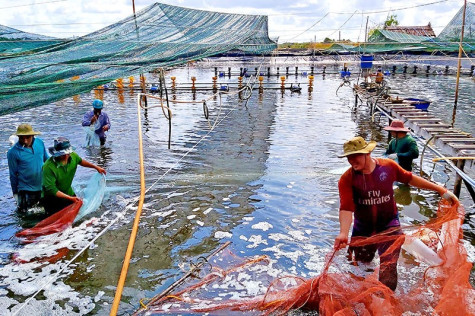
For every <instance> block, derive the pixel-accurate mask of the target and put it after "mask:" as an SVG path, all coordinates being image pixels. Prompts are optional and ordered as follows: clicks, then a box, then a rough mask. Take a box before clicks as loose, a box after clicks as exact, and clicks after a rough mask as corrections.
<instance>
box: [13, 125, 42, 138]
mask: <svg viewBox="0 0 475 316" xmlns="http://www.w3.org/2000/svg"><path fill="white" fill-rule="evenodd" d="M39 134H41V133H40V132H35V131H34V130H33V127H31V125H30V124H20V125H19V126H18V128H17V129H16V133H15V134H14V135H16V136H31V135H39Z"/></svg>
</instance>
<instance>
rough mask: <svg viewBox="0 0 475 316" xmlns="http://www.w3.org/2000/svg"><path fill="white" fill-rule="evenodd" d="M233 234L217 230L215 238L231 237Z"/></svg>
mask: <svg viewBox="0 0 475 316" xmlns="http://www.w3.org/2000/svg"><path fill="white" fill-rule="evenodd" d="M232 236H233V234H231V233H229V232H223V231H217V232H215V233H214V238H218V239H223V238H231V237H232Z"/></svg>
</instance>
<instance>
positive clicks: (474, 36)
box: [438, 2, 475, 43]
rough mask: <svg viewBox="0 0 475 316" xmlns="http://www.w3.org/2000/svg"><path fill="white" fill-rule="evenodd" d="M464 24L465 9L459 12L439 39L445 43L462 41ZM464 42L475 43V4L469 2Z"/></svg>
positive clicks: (466, 12)
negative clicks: (461, 35) (461, 34)
mask: <svg viewBox="0 0 475 316" xmlns="http://www.w3.org/2000/svg"><path fill="white" fill-rule="evenodd" d="M462 24H463V7H462V8H460V10H459V11H458V12H457V14H456V15H455V16H454V17H453V18H452V20H451V21H450V22H449V24H447V26H446V27H445V28H444V29H443V30H442V32H440V34H439V36H438V38H439V39H440V40H445V41H455V42H458V41H459V40H460V33H461V32H462ZM463 37H464V41H468V42H472V43H473V42H475V3H470V2H467V9H466V11H465V27H464V36H463Z"/></svg>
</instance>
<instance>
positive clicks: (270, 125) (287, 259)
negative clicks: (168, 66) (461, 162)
mask: <svg viewBox="0 0 475 316" xmlns="http://www.w3.org/2000/svg"><path fill="white" fill-rule="evenodd" d="M213 75H214V71H213V69H206V68H201V67H198V66H195V67H183V68H179V69H175V70H173V71H170V72H169V73H167V81H168V82H169V77H171V76H176V77H177V82H178V83H180V82H189V81H190V77H191V76H196V77H197V81H198V82H210V78H211V77H212V76H213ZM148 80H149V81H158V78H157V77H156V76H154V75H148ZM219 80H220V82H227V81H230V82H236V78H235V77H234V78H233V77H232V78H231V79H229V78H220V79H219ZM265 80H268V81H270V82H274V83H277V78H276V77H271V78H265ZM287 80H288V82H301V83H302V87H303V90H302V92H301V93H291V92H288V91H286V92H285V93H284V94H281V93H280V90H265V91H264V93H263V94H261V95H260V94H259V93H258V91H257V90H256V91H254V93H253V94H252V95H251V97H250V99H249V100H248V102H245V101H242V100H239V99H238V98H237V96H236V95H227V96H225V95H223V96H222V98H221V99H220V98H218V97H217V98H215V99H210V100H208V101H207V102H206V104H207V106H208V107H209V113H210V115H209V121H208V120H206V119H205V117H204V115H203V104H202V102H197V103H194V104H192V103H190V104H172V105H171V109H172V112H173V117H172V134H171V149H168V147H167V146H168V143H167V142H168V121H167V120H166V118H165V117H164V115H163V113H162V110H161V108H159V107H155V108H150V109H149V110H147V111H143V110H142V111H141V114H140V115H141V117H142V123H143V127H142V132H143V135H144V155H145V172H146V187H147V188H148V191H147V194H146V198H145V205H144V211H143V216H142V218H141V224H140V230H139V233H138V236H137V241H136V245H135V249H134V254H133V257H132V262H131V265H130V268H129V273H128V277H127V282H126V287H125V290H124V295H123V297H122V304H121V309H120V312H121V313H124V314H129V313H131V312H133V311H134V310H135V309H137V308H138V307H139V300H140V299H142V298H145V297H152V296H153V295H155V294H157V293H159V292H160V291H161V290H163V289H164V288H165V287H166V286H167V285H169V284H171V283H172V282H173V281H174V280H176V279H177V278H179V277H180V276H181V275H182V274H183V272H182V271H181V270H180V268H179V265H180V264H181V263H183V262H189V261H194V260H196V258H198V257H199V256H202V255H206V254H208V253H210V252H211V251H212V250H213V249H214V248H216V247H217V246H218V245H219V244H221V243H223V242H224V241H227V240H230V241H232V242H233V243H232V245H231V246H230V248H231V250H232V251H233V252H234V253H236V254H239V255H240V256H243V257H251V256H254V255H260V254H266V255H268V256H269V257H270V258H271V259H272V260H274V267H277V268H278V270H279V271H280V273H282V274H298V275H301V276H304V277H308V276H312V275H316V274H318V273H319V271H321V269H322V262H323V261H324V257H325V255H326V253H328V251H330V249H331V245H332V244H333V239H334V237H335V235H336V233H337V232H338V227H339V225H338V218H337V216H338V205H339V199H338V190H337V181H338V179H339V177H340V175H341V174H342V173H343V172H344V170H345V169H346V168H347V167H348V165H347V162H346V161H345V160H342V159H339V158H337V154H339V153H340V152H341V147H342V144H343V142H344V141H345V140H347V139H348V138H350V137H352V136H354V135H356V134H359V135H361V136H364V137H365V138H366V139H370V138H371V139H374V140H377V141H378V147H377V148H376V150H375V153H374V155H376V156H378V155H381V154H382V153H383V151H384V148H385V146H386V144H387V133H386V132H384V131H383V130H382V128H381V126H382V125H384V124H386V122H385V121H384V120H381V121H380V122H379V124H377V123H378V122H377V123H376V124H374V123H372V122H371V120H370V117H369V115H368V114H367V109H365V108H364V107H361V108H360V109H359V110H358V111H357V112H356V113H353V112H352V111H351V108H352V106H353V102H354V97H353V94H352V91H351V89H350V88H348V87H342V88H341V89H340V90H339V91H338V94H336V93H335V91H336V89H337V88H338V86H339V85H340V83H341V80H340V78H338V76H337V75H327V76H326V77H325V78H323V77H321V76H319V77H316V79H315V88H314V90H313V91H312V92H310V93H309V92H308V91H307V89H306V86H305V85H304V83H306V80H307V79H305V78H304V77H301V76H290V77H288V79H287ZM454 81H455V79H454V78H452V77H443V76H439V77H434V76H432V77H430V78H425V77H410V78H404V77H402V76H397V77H395V78H392V79H391V83H392V85H393V86H394V87H395V89H397V90H400V91H404V92H408V93H411V96H414V95H412V94H417V96H421V97H427V98H430V99H432V100H433V101H434V104H433V105H431V106H433V108H434V110H435V111H437V112H439V113H441V116H444V117H448V116H450V115H451V107H450V104H449V103H450V102H448V101H446V100H447V99H448V98H449V97H450V95H451V93H452V90H451V89H452V88H451V87H452V85H453V83H454ZM461 84H462V93H461V97H460V100H459V106H460V107H459V110H460V112H461V114H460V115H459V116H458V117H459V118H460V119H459V120H458V121H457V124H458V126H459V127H460V128H462V129H464V130H467V131H471V132H473V116H474V112H473V108H472V107H473V104H470V102H471V100H473V95H474V91H473V83H472V82H470V81H469V80H462V82H461ZM210 95H211V92H210V91H198V92H197V93H196V95H195V96H194V98H195V100H204V99H208V98H209V96H210ZM171 97H176V99H178V100H192V98H193V96H192V94H191V93H189V92H180V93H177V94H176V95H175V96H173V95H171ZM93 99H94V93H92V92H91V93H89V94H84V95H80V96H77V97H74V98H69V99H66V100H64V101H61V102H58V103H55V104H50V105H46V106H42V107H39V108H36V109H30V110H27V111H24V112H20V113H16V114H12V115H8V116H4V117H2V118H1V122H2V124H0V139H2V140H3V141H2V143H1V144H0V151H1V152H2V153H3V154H2V157H3V158H1V160H0V175H1V176H0V182H1V183H0V209H1V211H0V218H1V220H0V225H1V226H0V238H1V240H2V242H1V244H2V247H1V248H2V257H1V258H2V267H1V268H0V276H1V278H2V286H1V288H0V308H2V309H3V308H10V309H11V310H12V311H15V310H16V309H18V308H19V307H21V306H22V303H23V302H24V301H25V300H26V299H27V298H28V297H31V296H32V295H33V294H34V293H35V292H36V291H37V290H38V289H40V287H42V286H43V285H45V287H46V290H45V291H42V292H41V294H40V295H39V296H38V297H37V299H38V300H36V299H34V300H31V301H29V302H28V306H26V307H24V308H23V309H22V311H21V312H20V314H27V313H28V311H29V310H30V311H31V308H35V310H36V311H39V313H43V314H48V311H51V310H52V309H53V308H54V309H55V310H57V311H58V314H64V315H72V314H79V315H81V314H86V313H92V314H101V315H102V314H107V313H108V311H109V309H110V304H111V302H112V299H113V296H114V292H115V286H116V284H117V280H118V275H119V273H120V269H121V267H122V259H123V256H124V253H125V248H126V246H127V242H128V238H129V235H130V227H131V222H132V221H133V217H134V210H135V208H136V204H135V203H134V201H135V198H136V197H137V196H138V193H139V188H140V181H139V173H138V169H139V162H138V140H137V107H136V94H135V93H134V92H130V91H128V90H126V91H124V92H122V93H118V91H116V90H110V91H106V92H105V93H104V101H105V109H104V110H105V111H106V112H107V113H108V114H109V116H110V118H111V121H112V128H111V130H110V132H109V133H108V141H107V145H106V146H105V147H103V148H100V149H99V148H95V149H89V148H84V147H82V146H81V145H82V144H83V143H84V140H85V133H84V131H83V130H82V127H81V126H80V121H81V118H82V115H83V114H84V113H85V112H86V111H87V110H89V108H90V104H91V102H92V100H93ZM155 105H158V102H157V101H154V100H151V99H149V106H155ZM449 114H450V115H449ZM22 122H29V123H31V124H32V125H33V126H34V128H35V129H38V130H40V131H41V132H42V135H41V136H40V137H41V138H42V139H43V140H44V141H45V143H46V144H47V145H48V146H51V145H52V141H53V139H54V138H55V137H57V136H66V137H68V138H69V139H70V140H71V142H72V143H73V145H74V146H76V151H77V152H78V154H79V155H80V156H81V157H83V158H84V159H86V160H89V161H92V162H94V163H96V164H99V165H101V166H103V167H104V168H106V169H107V172H108V178H107V186H108V190H107V192H106V196H105V198H104V202H103V205H102V206H101V208H100V209H99V210H98V211H97V212H95V213H94V214H91V215H90V216H89V217H88V218H86V219H85V220H84V221H83V223H80V224H79V225H76V226H75V227H74V228H73V229H70V230H67V231H66V232H65V233H64V234H62V235H59V236H53V237H49V238H45V239H43V240H40V241H39V242H38V243H37V244H34V245H24V244H21V243H20V242H19V240H18V239H16V238H15V237H12V236H13V235H14V233H15V232H16V231H18V230H20V229H21V228H22V226H28V225H32V223H31V222H30V221H25V220H24V219H22V218H19V217H18V216H16V214H15V212H14V202H13V199H12V197H11V192H10V186H9V179H8V166H7V161H6V151H7V150H8V148H9V145H8V143H7V141H6V140H7V139H8V137H9V135H11V134H12V132H14V130H15V128H16V126H17V125H18V124H20V123H22ZM215 123H216V126H215V129H214V130H212V131H210V126H212V125H214V124H215ZM430 158H431V156H430V154H428V158H427V161H426V162H424V164H423V170H424V171H425V172H426V173H427V174H430V175H432V177H433V179H434V180H436V181H438V182H440V183H442V184H444V185H447V186H448V187H449V188H450V187H451V185H452V183H453V174H452V173H451V172H450V171H449V176H447V174H446V171H447V170H446V169H445V166H444V165H436V166H435V167H434V166H433V164H432V163H431V162H430ZM469 172H472V173H473V170H471V169H470V170H469ZM91 174H92V172H91V170H88V169H85V168H79V169H78V172H77V176H76V179H75V185H76V186H77V187H81V186H84V184H85V183H86V182H87V180H88V178H89V177H90V176H91ZM472 176H473V175H472ZM462 194H463V197H462V200H463V202H464V204H465V205H466V208H467V211H470V210H472V212H473V203H472V202H471V199H470V197H469V195H468V193H467V192H466V191H463V192H462ZM396 200H397V203H398V206H399V207H400V210H401V214H402V221H403V222H405V223H417V222H424V221H426V220H427V219H429V218H430V217H432V216H433V214H434V213H433V212H434V210H435V209H436V208H437V201H438V196H437V195H436V194H434V193H431V192H425V191H419V190H415V189H409V188H407V187H404V186H401V187H397V188H396ZM117 216H119V217H117ZM472 216H473V215H472ZM111 223H112V226H111V227H110V228H109V229H108V230H107V231H106V232H104V234H103V235H101V237H100V238H98V239H97V240H95V242H94V243H93V245H92V247H90V248H89V249H88V250H86V251H85V252H83V253H82V254H81V255H79V257H78V258H75V259H74V262H73V263H72V264H71V265H68V261H69V260H71V259H73V258H74V256H75V255H76V254H77V253H78V251H79V250H80V249H83V248H85V247H86V246H88V243H89V242H90V241H91V240H92V239H93V238H94V237H95V236H97V235H98V234H99V233H102V232H103V229H104V228H105V227H107V226H108V225H110V224H111ZM474 226H475V224H474V219H473V217H470V215H467V220H466V223H465V226H464V228H465V231H466V233H465V243H466V244H467V246H469V244H470V243H472V244H473V243H474V237H473V235H471V233H470V232H469V231H470V230H473V228H474ZM58 249H68V250H69V251H68V252H67V254H66V255H65V256H64V257H63V258H62V259H60V260H59V261H56V262H55V263H48V262H47V261H46V262H44V261H42V260H43V259H40V258H45V257H49V256H51V255H54V254H55V253H56V252H57V251H58ZM470 251H471V253H472V260H473V249H471V250H470V249H469V252H470ZM12 253H17V254H18V256H19V258H22V259H25V260H26V259H28V260H31V262H30V263H23V264H19V265H18V264H14V263H12V261H11V254H12ZM339 260H340V261H341V262H343V258H341V259H339ZM401 260H402V261H404V260H409V259H407V258H402V259H401ZM58 271H59V273H58V275H56V273H57V272H58ZM408 275H409V276H410V273H409V274H408ZM401 279H402V281H401V286H402V287H404V277H402V278H401ZM46 284H53V285H52V286H46ZM262 290H265V289H262Z"/></svg>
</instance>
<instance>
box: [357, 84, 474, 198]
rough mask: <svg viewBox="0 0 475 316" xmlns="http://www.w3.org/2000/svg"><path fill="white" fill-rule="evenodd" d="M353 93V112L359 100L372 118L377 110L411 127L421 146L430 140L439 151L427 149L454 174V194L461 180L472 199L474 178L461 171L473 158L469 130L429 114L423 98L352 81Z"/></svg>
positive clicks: (472, 142)
mask: <svg viewBox="0 0 475 316" xmlns="http://www.w3.org/2000/svg"><path fill="white" fill-rule="evenodd" d="M353 92H354V95H355V106H354V108H353V110H354V111H356V110H357V109H358V100H359V101H360V104H366V105H367V106H368V108H369V109H370V113H371V115H372V118H373V120H374V116H375V115H376V114H378V113H380V114H381V115H385V116H387V117H388V119H389V122H391V121H392V120H393V119H398V120H401V121H403V122H404V125H405V126H406V127H407V128H409V129H411V130H412V131H413V133H414V134H415V135H417V136H419V137H422V138H424V139H425V140H427V141H426V144H425V146H424V150H425V147H429V148H431V147H430V146H429V143H430V142H431V141H433V143H434V145H435V146H436V147H437V148H439V149H440V150H441V152H442V153H441V152H438V151H437V150H436V149H434V148H431V149H432V151H434V152H435V153H436V154H437V155H438V156H439V157H440V158H438V159H437V160H445V161H446V162H447V163H448V164H449V166H451V167H452V169H454V170H455V172H456V173H457V175H456V179H455V183H454V193H455V194H456V195H457V196H459V194H460V189H461V184H462V182H464V183H465V184H466V187H467V189H468V191H469V192H470V195H471V196H472V199H473V200H474V201H475V192H474V185H475V180H473V179H471V178H470V177H469V176H468V175H467V174H465V173H464V172H463V170H464V167H465V162H466V161H467V160H473V159H474V158H475V137H473V136H472V135H471V134H470V133H467V132H464V131H462V130H460V129H457V128H453V127H452V125H450V124H448V123H446V122H444V121H443V120H442V119H440V118H438V117H436V116H435V115H434V114H433V113H431V112H430V109H429V108H428V109H423V108H424V107H425V106H422V105H423V103H424V101H423V100H421V101H414V99H413V100H412V101H409V100H406V99H399V98H394V97H391V96H390V95H389V94H388V92H389V88H388V87H386V86H384V85H375V84H368V85H367V86H366V87H365V86H363V85H357V84H355V85H354V86H353ZM421 108H422V109H421ZM437 160H436V161H437ZM452 161H453V163H452Z"/></svg>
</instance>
